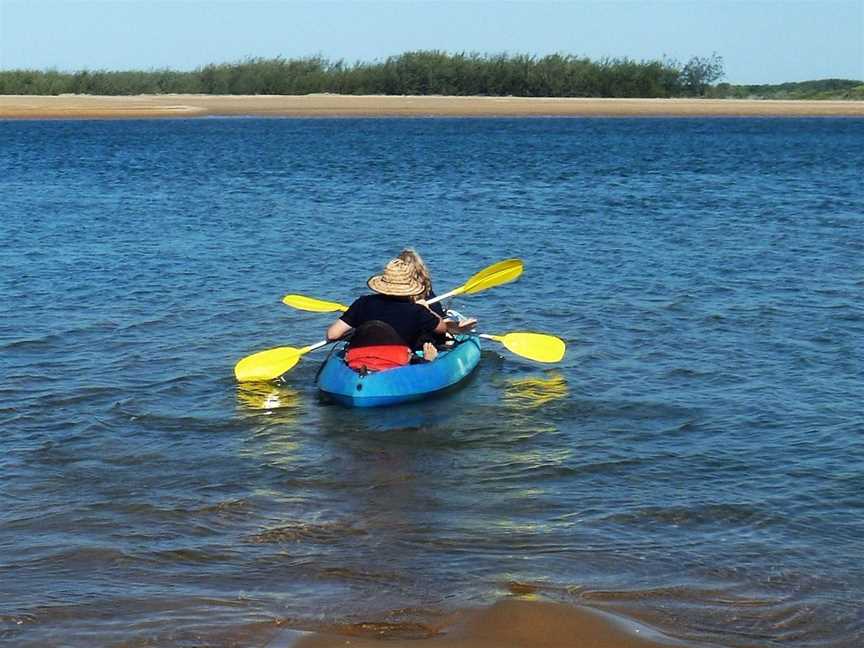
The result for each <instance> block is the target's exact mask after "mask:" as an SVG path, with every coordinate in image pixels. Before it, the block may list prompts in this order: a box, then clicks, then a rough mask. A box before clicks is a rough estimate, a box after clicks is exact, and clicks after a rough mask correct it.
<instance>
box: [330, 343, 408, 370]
mask: <svg viewBox="0 0 864 648" xmlns="http://www.w3.org/2000/svg"><path fill="white" fill-rule="evenodd" d="M410 362H411V349H410V348H408V347H407V346H404V345H401V344H379V345H377V346H364V347H359V348H354V349H348V351H347V352H346V353H345V363H346V364H347V365H348V366H349V367H351V368H352V369H354V370H355V371H360V370H361V369H362V368H363V367H365V368H366V369H368V370H369V371H385V370H387V369H395V368H396V367H404V366H405V365H407V364H408V363H410Z"/></svg>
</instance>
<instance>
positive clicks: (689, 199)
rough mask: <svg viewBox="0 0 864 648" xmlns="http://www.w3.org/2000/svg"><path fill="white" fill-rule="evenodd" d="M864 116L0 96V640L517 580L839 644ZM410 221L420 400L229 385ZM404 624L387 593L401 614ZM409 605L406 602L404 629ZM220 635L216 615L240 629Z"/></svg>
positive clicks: (181, 641)
mask: <svg viewBox="0 0 864 648" xmlns="http://www.w3.org/2000/svg"><path fill="white" fill-rule="evenodd" d="M862 145H864V120H861V119H716V118H715V119H522V120H509V119H356V120H355V119H332V120H314V119H273V120H261V119H233V120H232V119H203V120H166V121H118V122H99V121H47V122H39V121H33V122H0V214H2V221H0V241H2V250H3V253H2V256H0V303H2V304H3V308H2V311H0V371H2V375H3V377H4V379H3V381H2V386H0V430H2V434H0V495H2V502H3V504H2V507H0V641H3V642H7V643H9V645H16V646H37V645H38V646H44V645H64V646H67V645H68V646H93V645H124V646H127V645H128V646H143V645H176V646H201V645H212V646H225V645H233V642H238V641H242V642H244V643H245V645H266V644H267V643H268V642H269V641H270V640H271V639H272V638H273V637H274V636H275V635H276V634H277V633H278V632H279V631H280V630H282V629H285V628H294V629H299V630H326V629H327V628H330V627H332V626H333V625H334V624H345V623H353V622H359V621H364V622H369V621H377V622H381V623H384V622H387V623H395V624H404V626H400V627H404V628H408V629H410V628H412V627H416V624H418V623H420V624H422V623H429V622H430V619H436V618H439V617H441V616H442V615H446V614H449V613H451V612H452V611H454V610H459V609H462V608H465V607H473V606H484V605H489V604H491V603H493V602H494V601H496V600H499V599H501V598H502V597H506V596H509V595H511V594H512V593H513V592H516V593H517V594H518V593H524V592H532V593H534V594H535V595H537V594H539V595H541V596H543V597H546V598H550V599H553V600H557V601H563V602H571V603H579V604H589V605H595V606H601V607H603V608H604V609H612V610H616V611H624V612H626V613H627V614H629V615H631V616H633V617H635V618H638V619H640V620H642V621H645V622H647V623H649V624H650V625H652V626H653V627H655V628H657V629H659V630H660V631H662V632H664V633H665V634H666V635H667V636H670V637H675V638H679V639H682V640H684V641H685V642H688V643H690V644H699V643H712V642H713V643H716V644H719V645H724V646H754V645H759V646H781V645H782V646H784V647H785V646H790V647H794V648H804V647H809V646H820V647H821V646H836V647H841V646H843V647H845V646H850V647H851V646H858V645H861V644H862V643H864V616H862V613H861V600H862V595H864V568H862V562H864V561H862V557H864V540H862V538H864V522H862V518H864V503H862V499H861V492H862V487H864V417H862V414H861V404H860V401H861V394H862V391H864V389H862V388H864V378H862V376H864V343H862V340H864V306H862V303H864V301H862V291H864V263H862V259H864V191H862V189H864V186H862V180H861V178H862V171H864V167H862V163H861V150H862ZM404 245H413V246H415V247H417V248H418V249H419V250H420V251H421V253H423V254H424V255H425V257H426V258H427V261H428V263H429V265H430V267H431V270H432V273H433V277H434V279H435V284H436V288H437V289H438V290H439V291H442V290H446V289H448V288H452V287H455V286H457V285H459V284H461V283H462V282H463V281H464V280H465V279H467V278H468V276H470V275H471V274H472V273H474V272H476V271H477V270H479V269H481V268H482V267H484V266H486V265H488V264H489V263H492V262H493V261H497V260H499V259H503V258H507V257H513V256H519V257H522V258H523V259H524V260H525V263H526V272H525V274H524V276H523V277H522V278H521V279H520V280H519V282H518V283H514V284H511V285H508V286H505V287H500V288H496V289H493V290H491V291H489V292H487V293H483V294H481V295H476V296H471V297H467V298H464V299H460V300H458V301H457V302H454V304H453V305H455V306H457V307H458V308H459V310H461V311H463V312H466V313H470V314H472V315H475V316H477V317H478V318H479V320H480V322H481V325H482V328H483V330H485V331H487V332H490V333H505V332H508V331H516V330H526V329H530V330H538V331H546V332H550V333H554V334H556V335H559V336H561V337H563V338H564V339H566V340H567V342H568V345H569V349H568V354H567V356H566V358H565V359H564V361H563V362H562V363H560V364H558V365H556V366H553V367H549V366H540V365H536V364H533V363H531V362H528V361H525V360H522V359H520V358H518V357H515V356H513V355H510V354H508V353H507V352H506V351H505V350H504V349H503V348H501V347H500V346H497V345H495V344H494V343H491V342H490V343H489V344H487V346H486V350H485V351H484V357H483V360H482V362H481V365H480V368H479V370H478V372H477V373H476V375H475V377H474V379H473V380H471V381H470V382H469V383H468V384H467V385H466V386H465V387H464V388H463V389H461V390H459V391H458V392H456V393H454V394H451V395H448V396H447V397H446V398H443V399H439V400H434V401H430V402H426V403H422V404H418V405H412V406H406V407H401V408H395V409H391V410H385V411H374V412H363V411H350V410H345V409H341V408H339V407H337V406H334V405H330V404H327V403H323V402H321V401H320V400H319V399H318V397H317V395H316V391H315V388H314V376H315V372H316V370H317V365H318V362H319V360H320V359H322V358H323V357H324V355H323V353H321V352H319V353H318V354H317V355H315V356H309V357H306V358H304V359H303V360H302V362H301V363H300V364H299V365H298V366H297V367H296V368H295V369H294V370H293V371H292V372H290V374H288V375H287V376H286V380H285V384H284V385H281V386H270V387H261V386H259V387H251V388H239V387H238V386H236V385H235V383H234V381H233V377H232V366H233V364H234V362H236V361H237V360H238V359H239V358H241V357H243V356H245V355H247V354H249V353H252V352H253V351H257V350H261V349H265V348H268V347H272V346H279V345H285V344H288V345H296V346H299V345H303V344H309V343H312V342H315V341H317V340H319V339H321V338H322V336H323V330H324V328H325V327H326V325H327V324H328V323H329V321H330V317H329V316H327V315H318V314H313V313H301V312H297V311H291V310H289V309H287V308H286V307H285V306H283V305H281V304H280V299H281V297H282V296H283V295H284V294H285V293H288V292H296V293H301V294H307V295H310V296H314V297H319V298H323V299H332V300H335V301H342V302H347V301H350V299H351V298H352V297H353V296H355V295H358V294H360V293H361V292H362V291H363V289H364V284H365V279H366V278H367V277H368V276H369V275H370V274H372V273H373V272H376V271H377V270H379V269H380V267H381V266H382V265H383V263H384V262H385V261H386V260H387V259H388V258H390V257H391V256H393V255H394V254H395V253H396V252H398V251H399V249H400V248H401V247H402V246H404ZM412 624H415V625H412ZM406 632H407V633H408V634H409V635H410V631H409V630H406ZM238 637H242V638H243V639H238Z"/></svg>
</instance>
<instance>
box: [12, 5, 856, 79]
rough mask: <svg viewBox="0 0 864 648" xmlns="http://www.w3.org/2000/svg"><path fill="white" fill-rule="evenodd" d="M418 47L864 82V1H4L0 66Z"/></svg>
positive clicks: (176, 64)
mask: <svg viewBox="0 0 864 648" xmlns="http://www.w3.org/2000/svg"><path fill="white" fill-rule="evenodd" d="M417 49H440V50H445V51H449V52H462V51H464V52H480V53H499V52H509V53H527V54H536V55H544V54H549V53H554V52H560V53H568V54H575V55H579V56H588V57H590V58H593V59H597V58H601V57H604V56H610V57H625V56H626V57H630V58H635V59H658V58H661V57H663V56H664V55H665V56H667V57H670V58H674V59H678V60H679V61H686V60H687V59H689V58H690V57H691V56H694V55H696V56H710V55H711V54H712V53H713V52H717V53H718V54H720V55H721V56H722V57H723V59H724V61H725V69H726V78H725V80H727V81H729V82H732V83H779V82H783V81H803V80H808V79H820V78H828V77H840V78H854V79H864V0H653V1H647V0H641V1H637V0H568V1H562V2H549V1H545V0H533V1H518V2H517V1H513V2H508V1H504V0H495V1H491V0H461V1H452V0H451V1H446V0H438V1H434V0H430V1H426V2H418V1H414V0H389V1H383V0H377V1H360V0H357V1H349V0H332V1H327V0H317V1H299V0H298V1H292V0H283V1H275V0H262V1H258V0H250V1H241V0H206V1H205V0H154V1H149V0H102V1H94V0H0V69H16V68H31V69H48V68H54V69H58V70H63V71H69V70H80V69H89V70H96V69H114V70H118V69H152V68H166V67H170V68H174V69H178V70H190V69H194V68H196V67H198V66H201V65H204V64H207V63H222V62H231V61H237V60H240V59H243V58H245V57H250V56H251V57H275V56H283V57H286V58H296V57H303V56H309V55H315V54H320V55H323V56H324V57H326V58H329V59H344V60H346V61H348V62H354V61H358V60H363V61H372V60H380V59H383V58H386V57H387V56H389V55H392V54H399V53H401V52H405V51H409V50H417Z"/></svg>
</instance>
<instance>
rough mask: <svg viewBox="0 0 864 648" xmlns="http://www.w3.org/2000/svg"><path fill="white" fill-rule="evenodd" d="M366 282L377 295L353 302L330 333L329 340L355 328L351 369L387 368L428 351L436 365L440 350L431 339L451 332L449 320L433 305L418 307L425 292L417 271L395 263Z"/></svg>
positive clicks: (348, 357) (427, 357) (349, 354)
mask: <svg viewBox="0 0 864 648" xmlns="http://www.w3.org/2000/svg"><path fill="white" fill-rule="evenodd" d="M366 284H367V285H368V286H369V288H371V289H372V290H373V291H375V294H373V295H364V296H363V297H360V298H358V299H356V300H355V301H354V303H352V304H351V306H349V307H348V310H347V311H345V313H343V314H342V316H341V317H340V318H339V319H337V320H336V321H335V322H333V323H332V324H331V325H330V326H329V328H328V329H327V339H328V340H338V339H340V338H342V337H343V336H344V335H345V334H346V333H348V332H349V331H351V330H352V329H353V330H354V334H353V335H352V337H351V341H350V342H349V344H348V351H347V352H346V355H345V360H346V362H347V363H348V366H350V367H351V368H352V369H361V368H363V367H365V368H366V369H372V370H377V371H380V370H384V369H392V368H394V367H399V366H403V365H406V364H409V363H410V362H411V358H412V356H413V350H414V349H418V350H419V349H421V348H422V349H423V357H424V359H425V360H427V361H429V362H431V361H433V360H434V359H435V358H436V357H437V355H438V350H437V349H436V348H435V345H434V344H432V343H431V342H430V341H429V340H428V338H429V336H434V335H443V334H444V333H446V332H447V329H448V324H447V322H446V321H445V320H444V319H443V318H442V317H441V316H440V315H438V314H437V313H435V312H433V311H432V310H431V309H430V308H429V307H427V306H425V305H423V304H419V303H417V301H416V300H417V299H419V298H420V295H422V294H423V293H424V291H425V287H424V285H423V283H422V281H421V280H420V279H419V278H418V276H417V273H416V272H415V271H414V268H413V267H412V266H410V265H409V264H407V263H406V262H405V261H403V260H402V259H398V258H397V259H393V260H392V261H390V262H389V263H388V264H387V266H386V267H385V268H384V272H382V273H381V274H377V275H373V276H372V277H370V278H369V280H368V281H367V282H366Z"/></svg>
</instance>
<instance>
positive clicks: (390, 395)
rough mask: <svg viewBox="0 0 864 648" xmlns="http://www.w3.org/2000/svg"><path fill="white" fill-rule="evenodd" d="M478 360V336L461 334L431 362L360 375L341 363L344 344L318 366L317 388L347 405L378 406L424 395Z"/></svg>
mask: <svg viewBox="0 0 864 648" xmlns="http://www.w3.org/2000/svg"><path fill="white" fill-rule="evenodd" d="M479 362H480V338H477V337H473V336H472V337H461V338H460V339H459V341H458V342H457V344H456V346H454V347H453V348H452V349H449V350H446V351H441V352H440V353H439V354H438V357H437V358H436V359H435V360H434V361H433V362H424V363H421V364H412V365H407V366H405V367H398V368H397V369H388V370H387V371H377V372H370V373H367V374H365V375H362V374H360V373H358V372H356V371H354V370H353V369H351V368H350V367H348V365H346V364H345V347H344V345H343V346H342V347H341V348H339V349H337V350H336V351H335V352H334V353H333V354H332V355H331V356H330V357H329V358H328V359H327V361H326V362H325V363H324V365H323V366H322V367H321V372H320V373H319V375H318V389H320V390H321V391H322V392H323V393H324V394H326V395H327V396H329V397H330V398H332V399H333V400H335V401H336V402H338V403H341V404H342V405H347V406H348V407H381V406H384V405H396V404H398V403H407V402H409V401H415V400H420V399H423V398H426V397H427V396H429V395H430V394H434V393H436V392H440V391H443V390H445V389H449V388H450V387H453V386H454V385H456V384H458V383H459V382H461V381H463V380H465V379H466V378H467V377H468V376H469V375H470V374H471V372H472V371H474V368H475V367H476V366H477V363H479Z"/></svg>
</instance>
